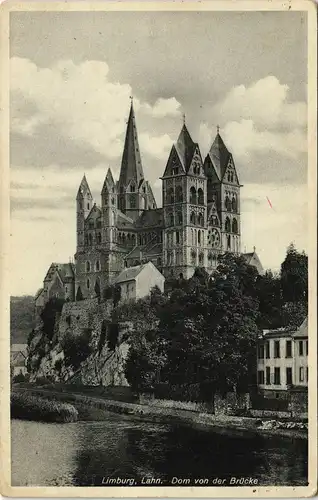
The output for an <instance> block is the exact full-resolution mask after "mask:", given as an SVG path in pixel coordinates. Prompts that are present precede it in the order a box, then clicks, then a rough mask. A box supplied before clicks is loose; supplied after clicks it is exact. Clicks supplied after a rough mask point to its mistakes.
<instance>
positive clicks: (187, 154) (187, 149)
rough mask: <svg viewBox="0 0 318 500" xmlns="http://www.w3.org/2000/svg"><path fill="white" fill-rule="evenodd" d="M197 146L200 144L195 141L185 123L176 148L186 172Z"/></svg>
mask: <svg viewBox="0 0 318 500" xmlns="http://www.w3.org/2000/svg"><path fill="white" fill-rule="evenodd" d="M197 146H198V145H197V144H196V143H195V142H193V140H192V138H191V136H190V134H189V131H188V129H187V127H186V125H185V124H184V125H183V127H182V130H181V132H180V135H179V137H178V140H177V144H176V149H177V152H178V155H179V157H180V160H181V161H182V164H183V166H184V168H185V170H186V172H187V171H188V170H189V167H190V165H191V161H192V158H193V155H194V151H195V149H196V147H197Z"/></svg>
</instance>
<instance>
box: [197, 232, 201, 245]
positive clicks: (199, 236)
mask: <svg viewBox="0 0 318 500" xmlns="http://www.w3.org/2000/svg"><path fill="white" fill-rule="evenodd" d="M198 244H199V245H201V231H198Z"/></svg>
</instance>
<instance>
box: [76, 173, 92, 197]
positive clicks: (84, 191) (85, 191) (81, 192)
mask: <svg viewBox="0 0 318 500" xmlns="http://www.w3.org/2000/svg"><path fill="white" fill-rule="evenodd" d="M87 195H88V196H89V197H90V198H92V199H93V197H92V193H91V190H90V188H89V185H88V182H87V179H86V176H85V174H84V176H83V179H82V181H81V183H80V186H79V188H78V191H77V198H78V197H83V196H87Z"/></svg>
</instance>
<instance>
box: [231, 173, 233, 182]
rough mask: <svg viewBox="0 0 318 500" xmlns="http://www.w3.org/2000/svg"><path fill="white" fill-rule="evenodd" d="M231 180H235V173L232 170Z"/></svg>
mask: <svg viewBox="0 0 318 500" xmlns="http://www.w3.org/2000/svg"><path fill="white" fill-rule="evenodd" d="M231 182H234V174H233V172H231Z"/></svg>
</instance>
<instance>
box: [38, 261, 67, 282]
mask: <svg viewBox="0 0 318 500" xmlns="http://www.w3.org/2000/svg"><path fill="white" fill-rule="evenodd" d="M55 271H57V272H58V273H59V276H60V278H61V280H62V281H64V280H70V279H74V277H75V265H74V264H73V263H71V262H68V263H67V264H58V263H56V262H52V264H51V265H50V267H49V270H48V272H47V273H46V276H45V278H44V280H48V279H49V280H50V279H52V276H53V274H54V272H55Z"/></svg>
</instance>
